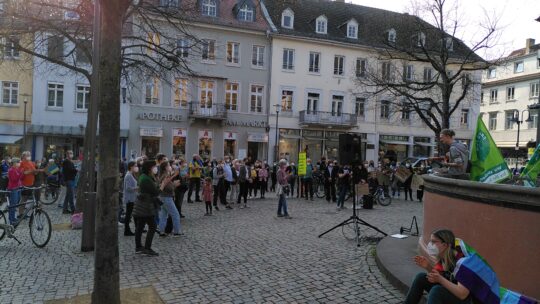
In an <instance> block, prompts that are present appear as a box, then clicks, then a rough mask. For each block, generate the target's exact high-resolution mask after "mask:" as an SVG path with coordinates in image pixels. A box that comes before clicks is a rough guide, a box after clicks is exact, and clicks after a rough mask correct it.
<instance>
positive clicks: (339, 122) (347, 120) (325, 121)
mask: <svg viewBox="0 0 540 304" xmlns="http://www.w3.org/2000/svg"><path fill="white" fill-rule="evenodd" d="M357 122H358V117H357V116H356V115H355V114H351V113H337V112H321V111H309V112H308V111H306V110H304V111H300V123H301V124H305V125H323V126H335V127H346V128H352V127H355V126H356V124H357Z"/></svg>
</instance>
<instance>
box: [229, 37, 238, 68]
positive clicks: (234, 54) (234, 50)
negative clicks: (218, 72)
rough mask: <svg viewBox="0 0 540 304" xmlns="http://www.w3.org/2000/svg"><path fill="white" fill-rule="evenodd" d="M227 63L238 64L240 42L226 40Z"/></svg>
mask: <svg viewBox="0 0 540 304" xmlns="http://www.w3.org/2000/svg"><path fill="white" fill-rule="evenodd" d="M226 54H227V65H234V66H239V65H240V42H236V41H227V53H226Z"/></svg>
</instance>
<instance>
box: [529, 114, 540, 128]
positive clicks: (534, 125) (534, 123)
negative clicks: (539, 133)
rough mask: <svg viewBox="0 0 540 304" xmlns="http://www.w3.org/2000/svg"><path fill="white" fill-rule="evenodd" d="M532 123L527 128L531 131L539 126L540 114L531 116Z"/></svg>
mask: <svg viewBox="0 0 540 304" xmlns="http://www.w3.org/2000/svg"><path fill="white" fill-rule="evenodd" d="M531 119H532V121H531V122H529V123H527V128H529V129H536V128H537V126H538V113H532V114H531Z"/></svg>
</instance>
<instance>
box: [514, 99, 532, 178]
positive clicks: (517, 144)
mask: <svg viewBox="0 0 540 304" xmlns="http://www.w3.org/2000/svg"><path fill="white" fill-rule="evenodd" d="M525 112H527V113H528V114H529V117H527V120H525V121H523V116H524V114H525ZM520 117H521V119H520ZM511 121H512V122H513V123H516V124H517V126H518V129H517V141H516V148H515V149H516V171H517V168H518V156H519V152H518V151H519V132H520V127H521V124H522V123H524V122H532V121H533V120H532V118H531V112H530V111H529V110H527V109H525V110H523V111H521V116H519V110H514V115H513V117H512V120H511Z"/></svg>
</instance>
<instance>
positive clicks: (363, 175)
mask: <svg viewBox="0 0 540 304" xmlns="http://www.w3.org/2000/svg"><path fill="white" fill-rule="evenodd" d="M352 180H353V184H354V194H355V195H356V197H355V198H356V202H359V201H360V195H361V194H360V192H361V191H360V187H361V185H364V184H365V183H367V180H368V170H367V168H366V165H365V164H363V163H359V164H358V166H356V167H355V168H353V172H352Z"/></svg>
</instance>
